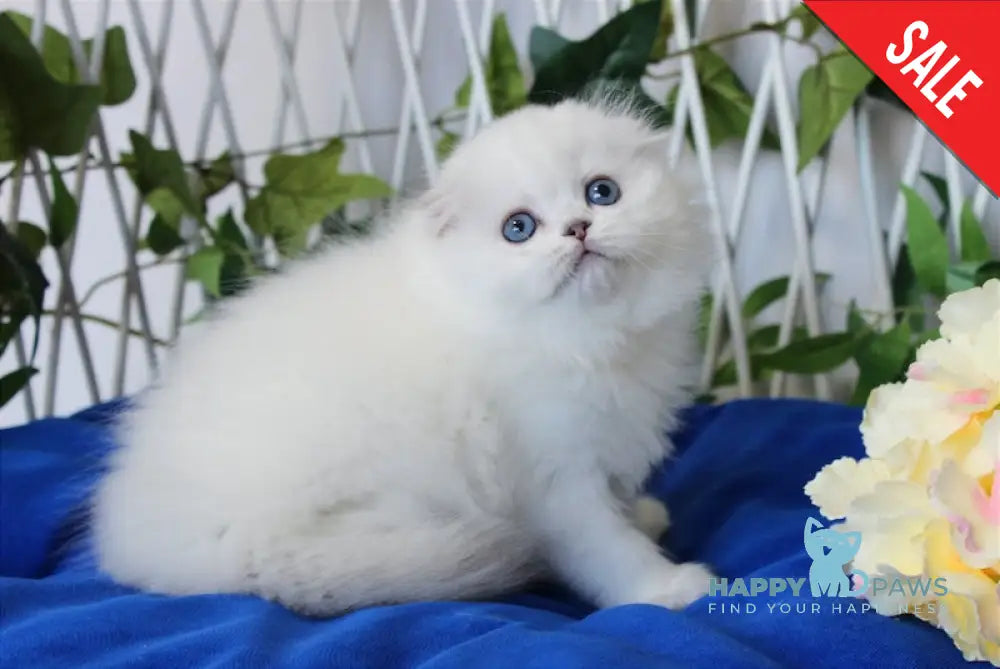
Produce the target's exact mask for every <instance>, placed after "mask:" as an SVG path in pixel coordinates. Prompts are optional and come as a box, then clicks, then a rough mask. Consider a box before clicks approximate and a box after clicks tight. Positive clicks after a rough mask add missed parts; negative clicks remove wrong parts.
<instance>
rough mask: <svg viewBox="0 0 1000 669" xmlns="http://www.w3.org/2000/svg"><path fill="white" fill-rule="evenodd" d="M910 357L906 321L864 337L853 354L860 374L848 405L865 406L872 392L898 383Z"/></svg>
mask: <svg viewBox="0 0 1000 669" xmlns="http://www.w3.org/2000/svg"><path fill="white" fill-rule="evenodd" d="M913 355H914V351H913V346H912V345H911V344H910V324H909V322H907V321H905V320H904V321H902V322H901V323H899V324H898V325H896V326H895V327H894V328H892V329H891V330H888V331H886V332H881V333H877V334H874V333H873V334H870V335H869V336H867V337H865V338H863V339H862V340H861V344H860V345H859V346H858V350H857V351H856V352H855V354H854V360H855V361H856V362H857V363H858V369H859V372H860V373H859V375H858V382H857V385H855V387H854V394H853V395H852V397H851V404H855V405H859V406H861V405H864V404H865V402H866V401H867V400H868V395H869V394H870V393H871V391H872V390H874V389H875V388H877V387H878V386H881V385H882V384H885V383H892V382H893V381H897V380H898V379H899V378H900V377H901V376H902V375H903V373H904V371H905V370H906V367H907V364H908V363H909V361H910V359H911V358H912V357H913Z"/></svg>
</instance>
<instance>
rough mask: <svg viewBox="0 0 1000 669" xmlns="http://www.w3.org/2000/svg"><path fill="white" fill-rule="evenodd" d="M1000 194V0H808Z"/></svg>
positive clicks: (834, 29) (856, 52)
mask: <svg viewBox="0 0 1000 669" xmlns="http://www.w3.org/2000/svg"><path fill="white" fill-rule="evenodd" d="M804 2H805V4H806V6H808V7H809V9H811V10H812V11H813V12H814V13H815V14H816V16H818V17H819V19H820V20H821V21H822V22H823V23H825V24H826V26H827V27H828V28H829V29H830V30H831V31H832V32H833V33H834V34H835V35H836V36H837V37H838V38H840V40H841V41H842V42H843V43H844V45H845V46H846V47H847V48H848V49H850V50H851V51H853V52H854V54H855V55H856V56H857V57H858V58H860V59H861V61H862V62H864V64H865V65H867V66H868V68H869V69H870V70H871V71H872V72H874V73H875V75H876V76H877V77H879V78H880V79H882V81H884V82H885V83H886V85H888V86H889V88H891V89H892V90H893V91H894V92H895V93H896V95H898V96H899V97H900V99H901V100H903V102H905V103H906V105H907V106H908V107H909V108H910V109H911V110H912V111H913V113H914V114H916V115H917V116H918V117H919V118H920V120H921V121H923V122H924V123H925V124H926V125H927V127H928V128H929V129H930V130H931V132H933V133H934V134H935V135H937V137H938V138H939V139H940V140H941V141H942V142H943V143H944V144H945V145H946V146H947V147H948V148H949V149H951V151H952V152H953V153H954V154H955V156H956V157H957V158H958V159H959V160H961V161H962V162H963V163H964V164H965V166H966V167H968V168H969V169H970V170H971V171H972V173H973V174H975V175H976V177H978V178H979V180H980V181H982V182H983V183H984V184H986V187H987V188H989V189H990V190H991V191H992V192H993V193H994V195H995V194H997V193H1000V157H998V156H1000V42H998V36H997V32H998V31H1000V2H994V1H989V0H986V1H984V0H804Z"/></svg>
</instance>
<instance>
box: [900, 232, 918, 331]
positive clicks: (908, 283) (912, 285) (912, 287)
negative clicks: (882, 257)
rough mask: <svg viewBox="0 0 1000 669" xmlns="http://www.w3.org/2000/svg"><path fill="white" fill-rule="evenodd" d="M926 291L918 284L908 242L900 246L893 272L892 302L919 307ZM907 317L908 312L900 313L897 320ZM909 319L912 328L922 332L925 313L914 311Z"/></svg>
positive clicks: (904, 306) (905, 306)
mask: <svg viewBox="0 0 1000 669" xmlns="http://www.w3.org/2000/svg"><path fill="white" fill-rule="evenodd" d="M923 301H924V292H923V290H922V289H921V288H920V286H919V285H918V284H917V275H916V273H915V272H914V271H913V263H911V262H910V252H909V249H907V247H906V244H903V245H902V246H901V247H900V248H899V257H898V258H897V260H896V266H895V267H894V268H893V272H892V303H893V304H894V305H895V306H896V307H899V308H909V309H913V310H916V309H919V308H921V307H922V306H923ZM904 318H907V315H906V314H899V315H898V316H897V321H899V320H903V319H904ZM908 320H909V321H910V329H911V330H913V331H914V332H920V331H921V330H923V329H924V321H925V318H924V314H922V313H919V312H918V311H912V312H911V313H910V314H909V316H908Z"/></svg>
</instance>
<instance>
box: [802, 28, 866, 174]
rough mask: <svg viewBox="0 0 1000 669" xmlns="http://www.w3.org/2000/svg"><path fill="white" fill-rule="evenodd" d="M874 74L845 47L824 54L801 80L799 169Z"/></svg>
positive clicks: (803, 74) (819, 147)
mask: <svg viewBox="0 0 1000 669" xmlns="http://www.w3.org/2000/svg"><path fill="white" fill-rule="evenodd" d="M871 80H872V73H871V72H870V71H869V70H868V68H867V67H865V65H864V63H862V62H861V61H860V60H858V59H857V58H855V57H854V54H852V53H850V52H848V51H847V50H846V49H844V48H843V47H839V48H837V49H836V50H834V51H832V52H830V53H828V54H826V55H824V56H823V57H822V58H821V59H820V61H819V62H818V63H817V64H816V65H813V66H812V67H809V68H806V70H805V71H804V72H803V73H802V77H801V78H800V79H799V125H798V133H797V135H798V144H799V169H800V170H801V169H802V168H804V167H805V166H806V165H807V164H808V163H809V161H810V160H812V159H813V158H814V157H815V156H816V154H818V153H819V152H820V150H821V149H822V148H823V146H824V145H825V144H826V143H827V141H829V139H830V136H831V135H833V131H834V130H836V129H837V126H838V125H840V121H841V119H842V118H843V117H844V114H846V113H847V110H848V109H850V108H851V105H853V104H854V101H855V100H856V99H857V98H858V96H860V95H861V94H862V93H863V92H864V90H865V86H867V85H868V82H869V81H871Z"/></svg>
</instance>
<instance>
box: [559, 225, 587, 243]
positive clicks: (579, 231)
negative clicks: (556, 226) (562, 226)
mask: <svg viewBox="0 0 1000 669" xmlns="http://www.w3.org/2000/svg"><path fill="white" fill-rule="evenodd" d="M589 227H590V221H573V222H572V223H570V224H569V225H568V226H567V227H566V232H564V233H563V236H565V237H576V238H577V239H579V240H580V241H581V242H582V241H583V240H584V239H586V238H587V228H589Z"/></svg>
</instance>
